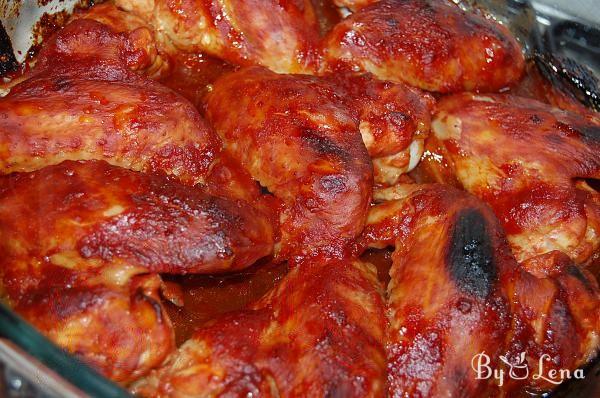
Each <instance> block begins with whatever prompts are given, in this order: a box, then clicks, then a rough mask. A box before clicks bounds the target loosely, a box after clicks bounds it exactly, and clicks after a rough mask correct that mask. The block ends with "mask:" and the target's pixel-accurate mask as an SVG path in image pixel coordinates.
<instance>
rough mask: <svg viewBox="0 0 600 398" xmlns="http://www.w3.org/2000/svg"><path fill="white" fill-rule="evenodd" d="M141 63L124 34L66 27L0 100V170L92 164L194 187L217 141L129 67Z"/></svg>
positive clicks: (84, 23)
mask: <svg viewBox="0 0 600 398" xmlns="http://www.w3.org/2000/svg"><path fill="white" fill-rule="evenodd" d="M147 61H148V54H147V53H146V52H145V51H144V50H143V49H141V48H137V47H136V46H135V43H133V42H131V41H130V40H129V38H128V36H127V35H126V34H117V33H115V32H113V31H112V30H111V29H110V28H109V27H107V26H105V25H102V24H100V23H98V22H96V21H92V20H88V19H81V20H77V21H75V22H73V23H71V24H69V25H67V26H66V27H65V28H64V29H63V30H61V31H60V32H59V33H58V34H57V35H55V36H54V37H53V38H51V39H50V40H49V41H48V42H47V43H46V44H45V46H44V48H43V49H42V51H41V52H40V54H39V57H38V59H37V63H36V66H35V68H34V69H33V71H32V72H31V73H30V74H29V75H28V76H27V78H26V79H25V80H24V81H23V82H21V83H19V84H17V85H16V86H14V87H12V88H11V90H10V93H9V94H8V95H7V96H6V97H4V98H2V99H0V113H1V114H2V115H3V117H2V118H1V119H0V173H10V172H15V171H32V170H36V169H39V168H41V167H44V166H47V165H52V164H57V163H60V162H62V161H64V160H80V159H98V160H106V161H108V162H109V163H111V164H114V165H117V166H122V167H126V168H128V169H132V170H139V171H152V170H159V171H162V172H165V173H167V174H170V175H175V176H177V177H178V178H179V179H180V180H182V181H185V182H186V183H190V184H193V183H197V182H202V181H203V180H204V178H205V177H206V174H207V173H208V172H209V171H210V167H211V165H212V164H213V162H214V159H215V157H216V156H217V155H218V153H219V151H220V150H221V142H220V139H219V137H218V136H217V135H216V134H215V133H214V132H213V130H212V129H211V128H210V127H209V126H208V125H207V124H206V123H205V122H204V120H203V119H202V118H201V117H200V115H199V114H198V112H197V111H196V110H195V109H194V107H193V106H192V104H190V103H189V102H188V101H187V100H185V99H183V98H182V97H180V96H178V95H177V94H175V93H174V92H172V91H171V90H169V89H167V88H166V87H164V86H161V85H159V84H158V83H155V82H153V81H151V80H149V79H147V78H146V77H143V76H141V75H139V74H137V73H135V72H134V71H133V70H132V68H133V69H136V70H137V69H139V68H141V67H142V65H145V64H146V62H147Z"/></svg>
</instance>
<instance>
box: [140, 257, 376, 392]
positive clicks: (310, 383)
mask: <svg viewBox="0 0 600 398" xmlns="http://www.w3.org/2000/svg"><path fill="white" fill-rule="evenodd" d="M292 267H293V269H292V270H291V271H290V273H288V275H286V276H285V277H284V279H283V280H282V282H281V284H280V285H279V286H278V287H276V288H275V289H274V290H273V291H272V292H271V293H270V294H268V295H267V296H266V297H265V298H263V299H261V300H259V301H258V302H257V303H256V304H254V305H252V306H251V308H250V309H248V310H245V311H242V312H237V313H232V314H229V315H225V316H222V317H219V318H217V319H215V320H214V322H212V323H210V324H209V325H207V326H205V327H203V328H201V329H200V330H198V331H197V332H196V334H195V335H194V336H193V337H192V338H191V339H190V340H188V341H187V342H185V343H184V344H183V345H182V346H181V347H180V348H179V350H178V351H177V352H176V353H174V354H173V355H172V356H171V357H170V359H169V360H168V361H167V363H166V364H165V365H164V366H163V367H161V368H159V369H157V370H155V371H153V372H152V373H151V374H150V375H149V376H148V377H146V378H144V379H142V380H140V381H139V382H137V383H136V384H135V385H134V386H133V392H134V393H136V394H139V395H140V396H144V397H206V396H232V397H238V396H239V397H246V396H249V395H252V396H265V397H304V396H307V395H310V396H343V397H383V396H384V395H385V373H386V372H385V353H384V348H383V339H384V330H385V317H384V312H383V298H382V294H381V293H382V292H381V288H380V287H379V284H378V281H377V275H376V272H375V269H374V267H372V266H371V265H369V264H366V263H361V262H360V261H357V260H347V259H344V260H327V259H325V258H311V259H305V260H303V262H302V263H301V264H294V265H293V266H292Z"/></svg>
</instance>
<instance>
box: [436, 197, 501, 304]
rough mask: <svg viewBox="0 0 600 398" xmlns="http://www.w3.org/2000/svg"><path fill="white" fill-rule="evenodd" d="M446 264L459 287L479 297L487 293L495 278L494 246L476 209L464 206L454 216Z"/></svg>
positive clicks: (484, 221)
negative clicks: (464, 208) (463, 208)
mask: <svg viewBox="0 0 600 398" xmlns="http://www.w3.org/2000/svg"><path fill="white" fill-rule="evenodd" d="M446 264H447V267H448V271H449V273H450V276H451V278H452V279H454V281H455V282H456V285H457V286H458V288H459V289H461V290H462V291H464V292H466V293H469V294H472V295H475V296H478V297H482V298H485V297H487V296H488V295H489V294H490V291H491V290H492V287H493V285H494V282H495V280H496V264H495V263H494V248H493V244H492V242H491V240H490V237H489V235H488V230H487V225H486V219H485V217H484V216H483V214H481V213H480V212H479V211H478V210H475V209H466V210H463V211H461V212H460V213H459V214H458V215H457V216H456V220H455V223H454V228H453V230H452V233H451V236H450V243H449V246H448V254H447V260H446Z"/></svg>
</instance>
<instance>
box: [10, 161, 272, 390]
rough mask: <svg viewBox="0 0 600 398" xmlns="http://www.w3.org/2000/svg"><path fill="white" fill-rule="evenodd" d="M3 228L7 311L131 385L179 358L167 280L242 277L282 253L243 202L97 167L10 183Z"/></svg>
mask: <svg viewBox="0 0 600 398" xmlns="http://www.w3.org/2000/svg"><path fill="white" fill-rule="evenodd" d="M0 219H1V221H0V236H3V237H7V238H6V239H3V242H2V245H0V259H2V260H0V291H2V292H3V294H2V297H3V299H5V300H7V301H8V303H9V304H10V305H11V306H12V307H13V308H14V309H15V311H16V312H17V313H19V314H21V315H23V316H24V317H25V318H26V319H27V320H29V321H31V322H33V324H34V325H35V326H36V327H37V328H38V329H39V330H41V331H42V332H43V333H45V334H46V335H47V336H48V337H50V338H51V339H52V340H53V341H55V342H56V343H57V344H59V345H60V346H61V347H63V348H65V349H67V350H68V351H70V352H72V353H74V354H75V355H77V356H79V357H80V358H81V359H83V360H84V361H85V362H87V363H89V364H91V365H92V366H94V367H95V368H97V369H98V370H100V371H101V372H102V373H103V374H105V375H106V376H108V377H110V378H111V379H113V380H115V381H119V382H123V383H126V382H129V381H133V380H135V379H137V378H139V377H140V376H142V375H143V374H144V373H146V372H147V371H149V370H150V369H151V368H153V367H155V366H158V365H159V364H161V363H162V361H163V360H164V359H165V357H166V355H167V354H169V352H170V350H172V349H174V340H173V339H174V337H173V331H172V328H171V324H170V321H169V318H168V316H167V314H166V313H165V312H164V309H163V308H162V306H161V304H160V302H161V296H160V295H159V293H162V295H163V296H167V297H168V293H169V292H168V291H166V292H165V291H164V289H162V288H163V286H162V284H161V281H160V277H159V276H158V275H157V274H156V273H157V272H162V273H171V274H186V273H214V272H224V271H230V270H236V269H239V268H244V267H247V266H249V265H251V264H253V263H254V262H255V261H256V260H257V259H259V258H261V257H263V256H266V255H269V254H270V253H271V252H272V249H273V236H272V230H271V222H270V220H269V219H268V218H267V217H265V216H264V215H263V214H262V213H261V212H259V211H258V210H255V209H253V208H252V207H250V206H249V205H248V204H245V202H240V201H238V202H234V201H230V200H226V199H222V198H218V197H214V196H210V195H208V194H206V193H203V192H202V191H201V190H199V189H194V188H190V187H186V186H183V185H181V184H179V183H177V182H176V181H172V180H169V179H167V178H166V177H164V176H156V175H149V174H144V173H137V172H133V171H130V170H127V169H123V168H120V167H115V166H111V165H109V164H108V163H105V162H98V161H82V162H71V161H67V162H63V163H60V164H59V165H56V166H49V167H46V168H43V169H41V170H39V171H35V172H31V173H15V174H11V175H10V176H5V177H2V181H0Z"/></svg>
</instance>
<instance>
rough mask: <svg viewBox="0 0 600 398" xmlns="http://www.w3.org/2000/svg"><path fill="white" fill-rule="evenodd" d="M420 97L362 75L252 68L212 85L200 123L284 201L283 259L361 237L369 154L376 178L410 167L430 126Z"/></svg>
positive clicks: (389, 178) (367, 197)
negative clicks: (208, 124) (204, 120)
mask: <svg viewBox="0 0 600 398" xmlns="http://www.w3.org/2000/svg"><path fill="white" fill-rule="evenodd" d="M427 101H428V100H427V99H425V98H424V97H422V96H421V95H420V93H418V92H417V91H414V90H412V89H409V88H407V87H405V86H403V85H396V84H393V83H387V82H378V81H374V80H372V79H371V78H370V77H368V76H353V75H344V76H338V77H312V76H307V75H278V74H275V73H273V72H270V71H268V70H267V69H264V68H259V67H251V68H242V69H241V70H239V71H237V72H234V73H232V74H228V75H225V76H223V77H222V78H220V79H219V80H218V81H217V82H216V83H215V85H214V88H213V91H212V92H211V93H209V95H208V96H207V100H206V117H207V118H208V120H209V121H210V122H211V123H212V125H213V126H214V127H215V129H216V131H217V132H218V133H219V135H220V136H221V137H222V139H223V141H224V143H225V145H226V147H227V151H229V152H230V153H231V154H232V155H233V156H236V157H237V159H239V160H240V162H241V164H242V166H244V167H245V168H246V169H247V170H248V171H249V172H250V174H251V175H252V176H253V177H254V178H255V179H256V180H257V181H259V182H260V183H261V185H263V186H265V187H266V188H267V189H268V190H269V191H270V192H272V193H273V194H274V195H275V197H277V198H278V199H280V200H281V201H282V202H283V203H284V205H285V210H284V212H283V213H282V220H281V225H282V246H283V252H284V253H285V252H286V251H287V252H288V253H289V252H291V251H294V250H295V249H293V248H292V246H293V247H296V248H302V247H315V248H318V247H325V246H327V245H329V246H332V245H333V244H337V243H336V241H339V242H341V243H344V241H348V240H349V239H352V238H353V237H355V236H356V235H357V234H358V233H359V232H360V230H361V228H362V225H363V222H364V217H365V214H366V211H367V207H368V205H369V200H370V190H371V184H372V165H371V160H370V159H369V153H370V154H371V155H372V156H373V157H374V163H375V166H376V170H377V171H376V172H375V176H376V178H377V180H381V181H382V182H386V181H389V182H394V181H395V180H396V179H397V178H398V176H399V175H400V174H402V173H403V172H406V171H407V170H408V169H409V168H410V167H414V165H415V163H416V160H418V158H419V157H420V154H421V150H422V149H421V148H422V142H423V139H424V137H426V135H427V133H428V129H429V106H430V103H429V102H427ZM232 109H235V110H236V111H235V112H232V111H231V110H232ZM361 133H362V138H363V139H361ZM363 141H364V142H365V143H366V144H367V148H368V150H367V149H366V148H365V144H364V143H363Z"/></svg>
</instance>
